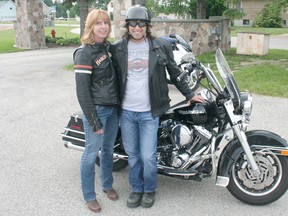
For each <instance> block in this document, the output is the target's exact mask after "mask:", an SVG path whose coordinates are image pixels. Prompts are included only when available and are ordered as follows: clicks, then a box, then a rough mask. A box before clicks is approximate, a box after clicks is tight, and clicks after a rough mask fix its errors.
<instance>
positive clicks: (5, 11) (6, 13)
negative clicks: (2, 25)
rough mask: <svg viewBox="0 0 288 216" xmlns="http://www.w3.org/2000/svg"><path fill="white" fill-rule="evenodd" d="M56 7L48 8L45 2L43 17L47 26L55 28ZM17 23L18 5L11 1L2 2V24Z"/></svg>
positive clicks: (0, 6)
mask: <svg viewBox="0 0 288 216" xmlns="http://www.w3.org/2000/svg"><path fill="white" fill-rule="evenodd" d="M55 14H56V8H55V7H48V6H47V5H46V4H45V3H44V2H43V17H44V24H45V26H54V17H55ZM7 21H8V22H9V21H16V5H15V3H14V2H13V1H11V0H0V22H7Z"/></svg>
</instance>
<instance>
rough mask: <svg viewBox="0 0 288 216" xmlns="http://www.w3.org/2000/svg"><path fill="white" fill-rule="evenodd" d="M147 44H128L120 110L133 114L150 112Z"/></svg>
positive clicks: (143, 42)
mask: <svg viewBox="0 0 288 216" xmlns="http://www.w3.org/2000/svg"><path fill="white" fill-rule="evenodd" d="M148 60H149V44H148V41H147V40H144V41H142V42H138V43H135V42H133V41H131V40H130V41H129V42H128V72H127V83H126V91H125V95H124V99H123V102H122V108H123V109H126V110H129V111H134V112H146V111H150V110H151V105H150V94H149V82H148V81H149V72H148V71H149V70H148Z"/></svg>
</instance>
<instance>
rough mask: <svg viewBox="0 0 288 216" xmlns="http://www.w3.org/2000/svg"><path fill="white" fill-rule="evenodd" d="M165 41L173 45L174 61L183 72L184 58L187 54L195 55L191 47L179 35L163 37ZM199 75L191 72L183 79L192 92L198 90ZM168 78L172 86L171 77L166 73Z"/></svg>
mask: <svg viewBox="0 0 288 216" xmlns="http://www.w3.org/2000/svg"><path fill="white" fill-rule="evenodd" d="M162 38H163V39H166V40H168V41H169V42H170V43H171V46H172V49H173V54H174V60H175V62H176V63H177V65H178V67H180V68H181V69H182V70H183V62H182V56H184V55H186V54H191V55H192V54H193V51H192V48H191V46H190V45H189V44H188V43H187V42H186V41H185V40H184V39H183V38H182V37H181V36H180V35H178V34H170V35H169V36H162ZM198 75H199V74H198V73H197V71H196V70H194V71H190V73H187V74H186V76H184V77H183V79H185V80H186V82H187V83H188V86H189V88H190V89H191V90H192V91H195V90H196V89H197V88H198V85H199V83H198V80H199V77H198ZM166 77H167V81H168V83H169V84H172V82H171V80H170V75H169V73H168V71H166Z"/></svg>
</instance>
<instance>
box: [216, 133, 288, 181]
mask: <svg viewBox="0 0 288 216" xmlns="http://www.w3.org/2000/svg"><path fill="white" fill-rule="evenodd" d="M245 134H246V136H247V141H248V143H249V145H250V146H259V148H258V149H262V148H263V149H264V148H267V147H276V148H280V149H281V148H288V143H287V141H286V140H285V139H284V138H282V137H281V136H279V135H277V134H275V133H273V132H270V131H265V130H253V131H247V132H246V133H245ZM286 151H287V149H286ZM242 152H243V148H242V146H241V144H240V142H239V140H238V139H237V138H234V139H233V140H231V141H230V142H229V143H228V144H227V145H226V147H225V148H224V149H223V151H222V153H221V155H220V157H219V161H218V169H217V180H216V184H217V185H221V186H227V185H228V183H229V178H230V174H231V168H232V165H233V164H234V162H235V160H237V159H238V158H239V156H240V154H241V153H242ZM287 152H288V151H287Z"/></svg>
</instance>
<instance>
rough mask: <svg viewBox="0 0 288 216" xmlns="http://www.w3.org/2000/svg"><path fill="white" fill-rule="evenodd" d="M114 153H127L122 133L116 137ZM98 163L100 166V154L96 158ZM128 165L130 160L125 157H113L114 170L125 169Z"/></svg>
mask: <svg viewBox="0 0 288 216" xmlns="http://www.w3.org/2000/svg"><path fill="white" fill-rule="evenodd" d="M114 153H116V154H119V155H126V153H125V151H124V148H123V145H122V140H121V135H119V136H118V137H117V139H116V142H115V145H114ZM96 164H97V166H99V167H100V158H99V156H98V157H97V159H96ZM127 166H128V161H127V160H125V159H120V158H113V172H117V171H120V170H122V169H125V168H126V167H127Z"/></svg>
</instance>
